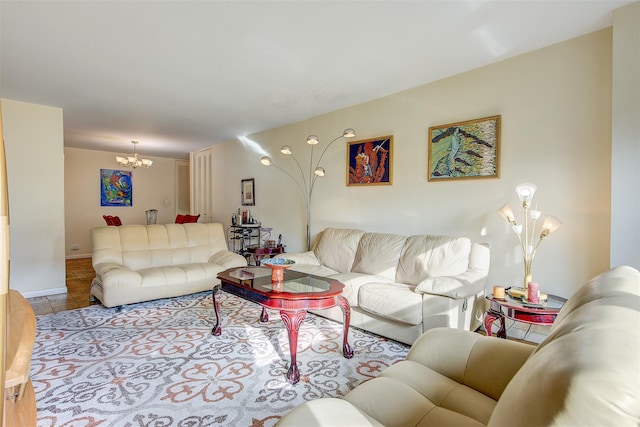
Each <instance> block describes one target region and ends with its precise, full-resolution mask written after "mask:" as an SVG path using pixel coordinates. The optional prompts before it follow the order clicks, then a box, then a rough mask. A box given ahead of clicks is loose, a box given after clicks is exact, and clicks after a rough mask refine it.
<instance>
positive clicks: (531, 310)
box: [484, 292, 567, 338]
mask: <svg viewBox="0 0 640 427" xmlns="http://www.w3.org/2000/svg"><path fill="white" fill-rule="evenodd" d="M485 298H486V299H487V300H489V310H487V312H486V313H485V315H484V328H485V330H486V332H487V335H488V336H491V325H493V323H494V322H496V321H497V322H498V326H499V328H500V329H499V330H498V333H497V334H496V335H497V336H498V338H506V337H507V329H506V327H505V324H504V319H505V317H508V318H509V319H512V320H516V321H518V322H524V323H529V324H531V325H552V324H553V322H554V321H555V320H556V317H557V316H558V313H559V312H560V309H561V308H562V306H563V305H564V303H565V302H566V301H567V300H566V299H564V298H562V297H558V296H555V295H548V296H547V299H546V300H543V301H541V302H540V303H539V304H528V303H526V302H525V301H523V300H522V299H521V298H517V297H514V296H511V295H509V293H508V292H507V294H506V295H505V297H504V298H502V299H500V298H494V297H493V296H492V295H487V296H486V297H485Z"/></svg>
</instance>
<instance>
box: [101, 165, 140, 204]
mask: <svg viewBox="0 0 640 427" xmlns="http://www.w3.org/2000/svg"><path fill="white" fill-rule="evenodd" d="M132 205H133V183H132V181H131V171H121V170H113V169H100V206H132Z"/></svg>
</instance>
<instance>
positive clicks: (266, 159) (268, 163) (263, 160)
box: [260, 156, 271, 166]
mask: <svg viewBox="0 0 640 427" xmlns="http://www.w3.org/2000/svg"><path fill="white" fill-rule="evenodd" d="M260 163H262V164H263V165H265V166H271V157H269V156H262V158H261V159H260Z"/></svg>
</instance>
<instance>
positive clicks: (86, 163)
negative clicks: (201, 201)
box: [64, 148, 176, 258]
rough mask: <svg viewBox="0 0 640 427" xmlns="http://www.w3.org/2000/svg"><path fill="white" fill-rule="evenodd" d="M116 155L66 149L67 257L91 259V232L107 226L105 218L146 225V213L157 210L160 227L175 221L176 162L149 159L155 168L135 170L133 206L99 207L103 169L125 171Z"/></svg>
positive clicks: (133, 176) (159, 158)
mask: <svg viewBox="0 0 640 427" xmlns="http://www.w3.org/2000/svg"><path fill="white" fill-rule="evenodd" d="M143 153H144V151H143ZM115 154H116V153H111V152H106V151H92V150H83V149H79V148H65V149H64V165H65V166H64V179H65V184H64V192H65V198H64V199H65V225H66V227H65V228H66V235H65V242H66V249H65V255H66V256H67V258H79V257H90V256H91V246H90V240H89V230H90V229H91V228H93V227H99V226H100V227H101V226H104V225H106V224H105V222H104V219H103V218H102V215H118V216H119V217H120V219H121V220H122V223H123V224H146V216H145V211H146V210H148V209H157V210H158V220H157V224H166V223H171V222H173V221H174V220H175V216H176V201H175V197H176V166H175V163H176V160H175V159H167V158H161V157H149V156H147V157H149V158H150V159H151V160H153V166H152V167H151V168H149V169H136V170H134V171H133V175H132V178H133V206H130V207H105V206H100V169H121V168H122V167H121V166H120V165H118V164H117V163H116V161H115ZM119 154H126V152H123V153H119ZM73 244H78V245H79V246H80V249H78V250H72V249H71V246H72V245H73Z"/></svg>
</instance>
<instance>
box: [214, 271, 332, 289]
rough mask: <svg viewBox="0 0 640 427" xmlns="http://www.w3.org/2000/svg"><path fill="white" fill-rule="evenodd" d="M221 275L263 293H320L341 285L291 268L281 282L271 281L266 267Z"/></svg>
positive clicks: (269, 272) (227, 272)
mask: <svg viewBox="0 0 640 427" xmlns="http://www.w3.org/2000/svg"><path fill="white" fill-rule="evenodd" d="M222 275H227V276H228V277H227V278H226V280H227V281H231V282H234V283H236V284H238V285H242V286H245V287H248V288H251V289H254V290H256V291H259V292H265V293H271V292H277V293H289V294H320V293H326V292H334V291H335V289H334V288H335V287H336V286H339V287H340V288H341V287H342V286H341V285H340V284H338V282H336V281H334V280H331V279H326V278H321V277H317V276H312V275H309V274H305V273H300V272H297V271H291V270H285V272H284V281H283V282H282V283H271V269H270V268H267V267H243V268H236V269H233V270H231V271H226V272H223V273H221V276H222Z"/></svg>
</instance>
